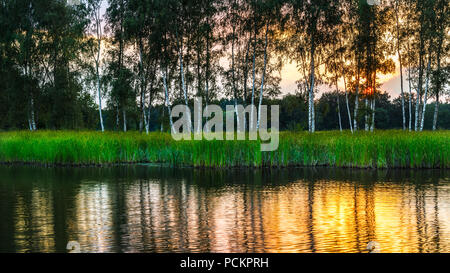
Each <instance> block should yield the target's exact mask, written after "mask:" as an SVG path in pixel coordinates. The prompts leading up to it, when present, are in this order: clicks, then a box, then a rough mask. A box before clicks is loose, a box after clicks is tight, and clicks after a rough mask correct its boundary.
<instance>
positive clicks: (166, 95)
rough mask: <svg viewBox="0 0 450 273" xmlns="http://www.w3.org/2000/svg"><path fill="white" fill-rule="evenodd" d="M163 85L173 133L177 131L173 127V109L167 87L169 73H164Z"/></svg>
mask: <svg viewBox="0 0 450 273" xmlns="http://www.w3.org/2000/svg"><path fill="white" fill-rule="evenodd" d="M163 84H164V93H165V100H166V106H167V111H168V114H169V121H170V128H171V130H172V132H175V129H174V127H173V119H172V109H171V107H170V101H169V90H168V87H167V71H166V72H165V73H164V72H163Z"/></svg>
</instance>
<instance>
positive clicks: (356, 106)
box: [353, 57, 360, 132]
mask: <svg viewBox="0 0 450 273" xmlns="http://www.w3.org/2000/svg"><path fill="white" fill-rule="evenodd" d="M356 65H357V68H356V70H357V73H356V91H355V92H356V96H355V112H354V116H353V130H355V132H356V131H358V108H359V81H360V68H359V57H358V61H357V64H356Z"/></svg>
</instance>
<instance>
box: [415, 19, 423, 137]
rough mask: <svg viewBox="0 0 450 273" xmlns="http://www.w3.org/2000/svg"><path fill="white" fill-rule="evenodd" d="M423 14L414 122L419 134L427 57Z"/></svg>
mask: <svg viewBox="0 0 450 273" xmlns="http://www.w3.org/2000/svg"><path fill="white" fill-rule="evenodd" d="M423 13H424V11H422V14H421V16H420V17H421V20H420V23H421V25H420V34H419V36H420V37H419V39H420V43H419V83H418V84H419V86H418V87H417V98H416V120H415V121H414V129H415V131H416V132H417V131H418V130H419V129H420V128H419V126H420V122H419V121H420V120H419V118H420V116H419V108H420V105H421V104H422V87H423V86H422V85H423V56H424V55H425V53H424V35H425V34H424V30H423V28H424V24H425V22H424V21H423Z"/></svg>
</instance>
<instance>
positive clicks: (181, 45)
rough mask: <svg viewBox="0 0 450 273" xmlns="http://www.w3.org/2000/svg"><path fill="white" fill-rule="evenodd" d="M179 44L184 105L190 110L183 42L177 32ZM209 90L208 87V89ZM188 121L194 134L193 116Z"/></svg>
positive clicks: (190, 130)
mask: <svg viewBox="0 0 450 273" xmlns="http://www.w3.org/2000/svg"><path fill="white" fill-rule="evenodd" d="M177 44H178V47H179V50H178V52H179V53H178V54H179V58H180V76H181V87H182V89H183V96H184V103H185V105H186V107H188V108H189V99H188V94H187V88H186V82H185V78H184V66H183V42H182V41H180V38H179V37H178V31H177ZM206 82H207V84H208V81H206ZM207 88H208V87H207ZM188 121H189V129H188V130H189V132H192V121H191V116H190V115H189V116H188Z"/></svg>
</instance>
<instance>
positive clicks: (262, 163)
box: [0, 131, 450, 168]
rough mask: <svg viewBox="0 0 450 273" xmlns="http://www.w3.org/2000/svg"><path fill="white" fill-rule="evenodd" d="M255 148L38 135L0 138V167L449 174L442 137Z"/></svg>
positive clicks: (291, 136)
mask: <svg viewBox="0 0 450 273" xmlns="http://www.w3.org/2000/svg"><path fill="white" fill-rule="evenodd" d="M260 144H261V143H260V142H259V141H248V140H247V141H217V140H215V141H206V140H202V141H179V142H177V141H174V140H173V139H172V137H171V136H170V134H166V133H151V134H149V135H146V134H140V133H138V132H129V133H116V132H106V133H99V132H74V131H38V132H25V131H23V132H22V131H21V132H5V133H0V162H2V163H31V164H33V163H37V164H44V165H54V164H68V165H91V164H92V165H94V164H96V165H103V164H115V163H147V162H148V163H165V164H168V165H170V166H193V167H214V168H229V167H289V166H334V167H349V168H449V167H450V131H438V132H422V133H410V132H403V131H377V132H375V133H366V132H358V133H355V134H351V133H350V132H344V133H341V132H336V131H332V132H318V133H315V134H309V133H307V132H302V133H297V132H296V133H294V132H282V133H280V145H279V149H278V150H277V151H274V152H261V150H260Z"/></svg>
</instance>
